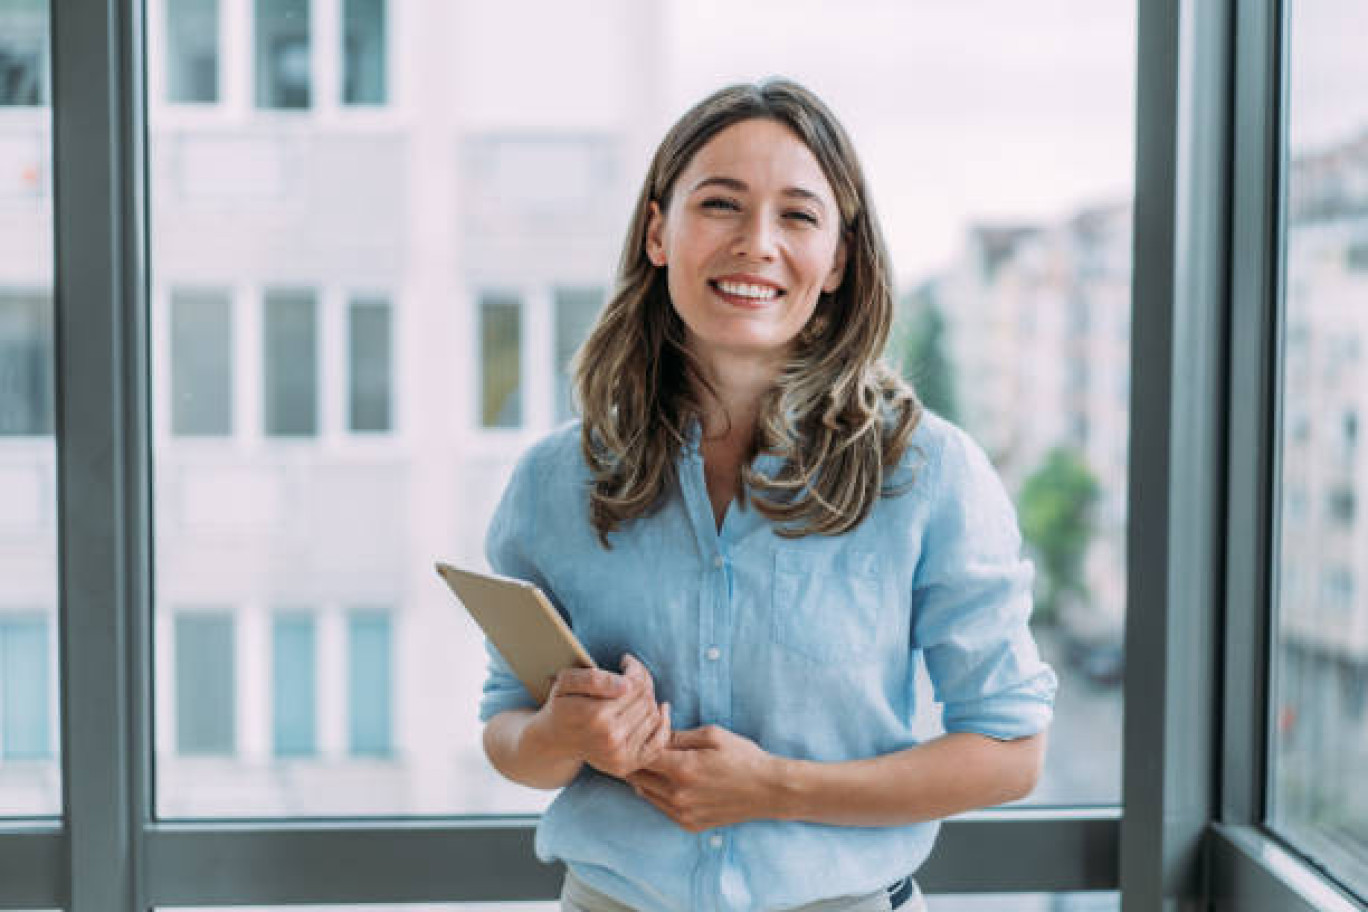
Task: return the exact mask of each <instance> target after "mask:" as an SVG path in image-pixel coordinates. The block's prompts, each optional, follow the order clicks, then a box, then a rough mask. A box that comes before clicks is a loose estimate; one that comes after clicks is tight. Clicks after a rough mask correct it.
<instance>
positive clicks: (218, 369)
mask: <svg viewBox="0 0 1368 912" xmlns="http://www.w3.org/2000/svg"><path fill="white" fill-rule="evenodd" d="M232 306H233V305H232V301H231V300H230V299H229V297H228V295H227V294H226V293H225V292H221V291H192V290H182V289H178V290H175V291H173V292H172V293H171V431H172V433H174V434H179V435H182V436H187V437H191V436H222V435H225V434H231V433H232V431H233V310H232Z"/></svg>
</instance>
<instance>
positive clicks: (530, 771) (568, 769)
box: [484, 709, 584, 789]
mask: <svg viewBox="0 0 1368 912" xmlns="http://www.w3.org/2000/svg"><path fill="white" fill-rule="evenodd" d="M537 720H538V716H537V713H536V712H534V711H533V710H530V709H510V710H507V711H505V712H501V713H499V714H498V715H497V716H495V717H494V718H492V719H490V720H489V722H488V723H486V725H485V729H484V749H485V755H486V756H487V757H489V762H490V763H491V764H492V765H493V766H494V768H495V769H496V770H498V771H499V772H500V773H502V774H503V775H504V776H505V777H506V778H508V779H511V780H513V781H514V782H517V783H519V784H520V785H526V786H530V787H532V788H539V789H557V788H561V787H563V786H565V785H568V784H569V783H570V781H571V780H572V779H574V778H575V776H576V775H578V773H579V771H580V767H582V766H583V765H584V761H583V760H582V759H580V758H579V757H577V756H575V755H573V754H571V753H568V752H566V751H565V750H563V749H560V748H559V747H558V745H556V744H554V743H552V742H551V741H550V739H548V738H546V737H545V733H544V732H543V730H542V727H541V726H540V724H539V723H538V721H537Z"/></svg>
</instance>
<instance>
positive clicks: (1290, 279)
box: [1269, 0, 1368, 896]
mask: <svg viewBox="0 0 1368 912" xmlns="http://www.w3.org/2000/svg"><path fill="white" fill-rule="evenodd" d="M1362 14H1363V11H1362V8H1361V7H1360V6H1359V5H1358V4H1356V3H1352V2H1345V0H1334V2H1328V3H1311V4H1292V5H1291V7H1290V18H1289V29H1288V35H1289V37H1288V44H1287V46H1286V52H1287V54H1288V58H1287V64H1286V65H1287V69H1288V105H1287V122H1286V130H1287V150H1288V158H1287V160H1286V161H1285V162H1284V166H1283V168H1284V175H1285V178H1284V183H1285V188H1286V189H1285V192H1286V201H1285V213H1286V223H1285V227H1284V231H1285V241H1284V250H1285V254H1284V255H1285V260H1284V263H1283V270H1284V276H1283V287H1284V292H1283V295H1284V296H1283V302H1282V306H1283V320H1282V330H1283V340H1282V363H1281V378H1280V385H1281V397H1282V410H1281V412H1282V425H1281V427H1280V428H1279V430H1278V433H1279V436H1280V440H1279V444H1280V445H1279V472H1280V476H1281V477H1280V478H1279V479H1278V480H1277V482H1276V483H1275V484H1274V487H1273V490H1274V491H1277V492H1279V497H1280V499H1281V503H1280V504H1279V510H1278V515H1279V522H1280V527H1279V529H1278V530H1277V534H1276V538H1275V541H1276V548H1277V561H1278V572H1277V574H1276V576H1275V579H1276V580H1277V590H1276V594H1275V597H1276V604H1277V613H1276V617H1277V618H1278V620H1277V625H1276V629H1275V636H1274V649H1273V663H1274V670H1273V682H1274V694H1273V706H1272V719H1271V723H1272V724H1271V729H1272V732H1273V754H1272V762H1271V764H1270V766H1271V771H1270V772H1271V777H1270V782H1269V790H1270V794H1269V806H1270V810H1271V823H1272V824H1273V826H1274V827H1275V828H1276V829H1277V830H1278V831H1279V832H1280V833H1281V834H1282V835H1284V836H1285V837H1286V838H1287V839H1288V840H1289V841H1290V842H1291V843H1292V844H1294V845H1295V846H1296V847H1297V848H1299V849H1300V850H1301V851H1303V852H1305V853H1306V854H1308V855H1309V856H1311V857H1312V858H1313V859H1314V860H1316V861H1317V862H1319V863H1320V864H1321V865H1322V866H1324V867H1325V869H1326V870H1328V871H1329V872H1330V873H1331V874H1332V875H1334V876H1336V877H1338V878H1340V879H1341V880H1342V881H1343V882H1344V883H1345V884H1346V885H1348V886H1350V887H1351V888H1352V889H1355V890H1357V891H1358V892H1359V893H1360V895H1363V896H1368V794H1365V790H1364V788H1363V783H1364V770H1366V769H1368V547H1365V541H1368V523H1366V522H1365V520H1366V519H1368V517H1365V515H1364V510H1363V503H1364V497H1365V496H1368V488H1365V485H1368V450H1366V449H1365V447H1364V445H1363V441H1362V439H1361V438H1362V435H1361V433H1360V424H1361V422H1362V421H1363V415H1364V413H1365V410H1368V363H1365V360H1364V358H1365V355H1368V311H1365V309H1364V306H1363V303H1364V302H1365V301H1368V268H1365V257H1364V251H1365V250H1368V219H1365V218H1364V213H1365V212H1368V96H1366V95H1365V94H1364V92H1363V87H1364V86H1365V85H1368V58H1366V57H1364V55H1363V53H1362V48H1361V42H1360V41H1358V40H1357V38H1356V37H1355V32H1354V30H1353V29H1348V28H1346V27H1345V23H1346V22H1350V21H1356V20H1361V19H1362Z"/></svg>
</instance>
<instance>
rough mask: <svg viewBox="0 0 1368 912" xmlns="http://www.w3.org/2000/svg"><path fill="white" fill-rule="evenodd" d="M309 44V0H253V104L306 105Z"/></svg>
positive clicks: (307, 104) (259, 105)
mask: <svg viewBox="0 0 1368 912" xmlns="http://www.w3.org/2000/svg"><path fill="white" fill-rule="evenodd" d="M309 46H310V45H309V0H256V102H257V107H259V108H279V109H301V108H307V107H309V104H310V98H311V93H310V87H311V86H312V85H313V74H312V72H311V67H312V65H313V64H312V57H311V54H310V51H309Z"/></svg>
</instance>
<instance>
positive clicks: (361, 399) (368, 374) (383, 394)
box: [347, 299, 392, 431]
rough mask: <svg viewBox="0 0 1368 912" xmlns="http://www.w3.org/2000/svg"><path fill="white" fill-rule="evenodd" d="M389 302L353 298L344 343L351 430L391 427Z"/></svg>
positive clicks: (378, 429)
mask: <svg viewBox="0 0 1368 912" xmlns="http://www.w3.org/2000/svg"><path fill="white" fill-rule="evenodd" d="M390 332H391V330H390V306H389V302H388V301H384V300H378V299H360V300H356V301H353V302H352V304H351V310H350V322H349V323H348V327H347V333H348V339H347V345H348V363H349V365H350V367H351V380H350V385H349V387H348V400H349V401H348V414H349V419H348V420H349V424H350V427H351V429H352V430H353V431H388V430H390V428H391V421H392V419H391V416H390V409H391V401H390V396H391V392H390V379H391V376H392V373H391V372H392V365H391V342H390Z"/></svg>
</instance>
